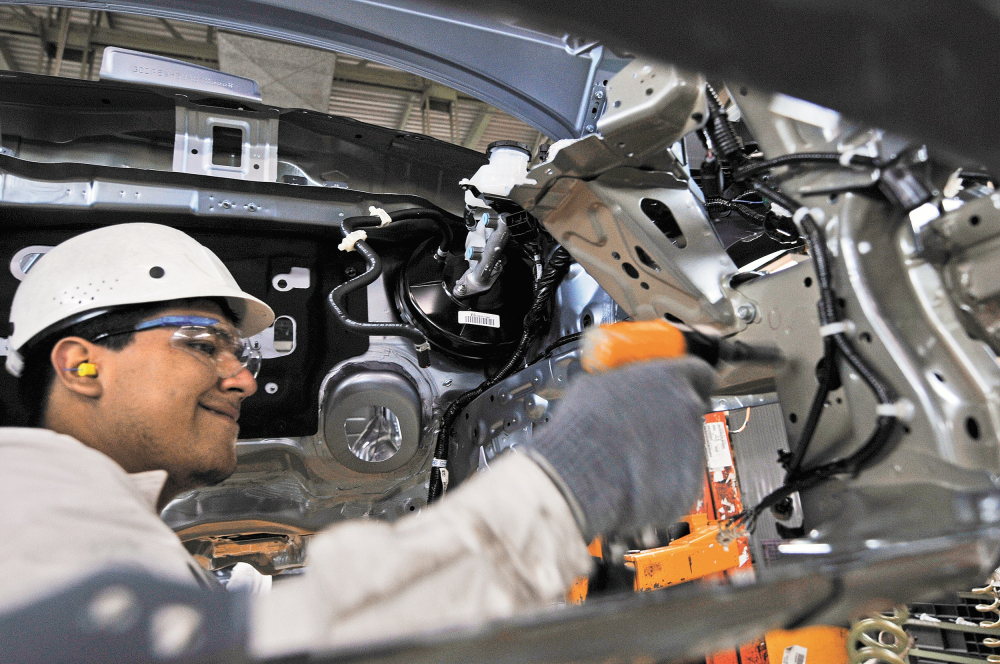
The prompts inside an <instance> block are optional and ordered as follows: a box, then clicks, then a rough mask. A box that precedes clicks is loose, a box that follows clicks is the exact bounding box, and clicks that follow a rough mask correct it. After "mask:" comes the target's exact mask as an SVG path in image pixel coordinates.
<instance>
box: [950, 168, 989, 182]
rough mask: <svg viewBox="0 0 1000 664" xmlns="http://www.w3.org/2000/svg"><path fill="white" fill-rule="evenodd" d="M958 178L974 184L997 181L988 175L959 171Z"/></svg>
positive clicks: (978, 172)
mask: <svg viewBox="0 0 1000 664" xmlns="http://www.w3.org/2000/svg"><path fill="white" fill-rule="evenodd" d="M958 177H960V178H961V179H963V180H972V181H974V182H996V181H997V179H996V178H995V177H993V176H992V175H990V174H989V173H983V172H980V171H965V170H962V171H959V172H958Z"/></svg>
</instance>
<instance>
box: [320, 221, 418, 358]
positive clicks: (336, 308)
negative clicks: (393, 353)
mask: <svg viewBox="0 0 1000 664" xmlns="http://www.w3.org/2000/svg"><path fill="white" fill-rule="evenodd" d="M381 223H382V220H381V219H379V218H378V217H349V218H347V219H344V221H343V222H342V223H341V232H342V233H343V235H344V237H347V235H348V234H350V233H352V232H354V231H355V230H358V229H359V228H364V227H372V226H377V225H379V224H381ZM354 250H355V251H357V252H358V253H359V254H361V256H362V257H363V258H364V259H365V264H366V268H365V271H364V272H362V273H361V274H359V275H358V276H356V277H354V278H353V279H350V280H348V281H345V282H344V283H342V284H340V285H339V286H337V287H336V288H334V289H333V290H332V291H330V295H329V296H328V297H327V302H328V303H329V305H330V309H332V310H333V315H334V316H336V317H337V320H338V321H339V322H340V324H341V325H343V326H344V327H345V328H346V329H348V330H349V331H351V332H354V333H355V334H361V335H364V336H368V337H372V336H387V337H405V338H407V339H410V340H411V341H413V344H414V346H415V349H416V352H417V361H418V363H419V364H420V366H421V367H429V366H430V343H428V341H427V337H425V336H424V334H423V333H422V332H421V331H420V330H418V329H417V328H416V327H414V326H413V325H407V324H406V323H370V322H364V321H359V320H354V319H353V318H351V317H350V315H348V313H347V306H346V305H345V304H344V300H345V299H346V298H347V296H348V295H350V294H351V293H353V292H354V291H357V290H359V289H361V288H366V287H367V286H369V285H370V284H372V283H373V282H374V281H375V280H376V279H378V278H379V276H381V274H382V260H381V259H380V258H379V256H378V254H376V253H375V251H373V250H372V248H371V247H369V246H368V243H367V242H365V241H364V240H358V241H356V242H355V243H354Z"/></svg>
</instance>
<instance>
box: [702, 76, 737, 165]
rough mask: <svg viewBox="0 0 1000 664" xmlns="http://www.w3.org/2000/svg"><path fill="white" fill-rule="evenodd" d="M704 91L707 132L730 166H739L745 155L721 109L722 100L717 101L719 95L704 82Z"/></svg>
mask: <svg viewBox="0 0 1000 664" xmlns="http://www.w3.org/2000/svg"><path fill="white" fill-rule="evenodd" d="M705 91H706V92H707V93H708V94H707V100H708V132H709V134H710V135H711V137H712V142H713V143H714V144H715V147H716V150H717V151H718V152H719V154H720V155H721V156H723V157H725V158H726V160H727V161H728V162H729V163H730V165H731V166H734V167H735V166H739V165H740V164H741V163H742V162H743V161H745V160H746V155H745V154H743V147H742V146H741V145H740V140H739V139H738V138H737V137H736V130H735V129H733V125H732V123H731V122H729V116H728V115H726V112H725V110H723V108H722V102H720V101H719V95H717V94H716V93H715V88H713V87H712V86H711V85H710V84H708V83H706V84H705Z"/></svg>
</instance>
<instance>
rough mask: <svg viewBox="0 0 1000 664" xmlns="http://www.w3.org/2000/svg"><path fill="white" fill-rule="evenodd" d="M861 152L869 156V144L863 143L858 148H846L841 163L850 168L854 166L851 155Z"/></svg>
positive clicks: (841, 156)
mask: <svg viewBox="0 0 1000 664" xmlns="http://www.w3.org/2000/svg"><path fill="white" fill-rule="evenodd" d="M859 154H860V155H864V156H866V157H867V156H868V146H867V145H861V146H858V147H856V148H851V149H850V150H844V152H843V153H842V154H841V155H840V165H841V166H843V167H844V168H849V167H850V166H852V164H851V157H853V156H855V155H859Z"/></svg>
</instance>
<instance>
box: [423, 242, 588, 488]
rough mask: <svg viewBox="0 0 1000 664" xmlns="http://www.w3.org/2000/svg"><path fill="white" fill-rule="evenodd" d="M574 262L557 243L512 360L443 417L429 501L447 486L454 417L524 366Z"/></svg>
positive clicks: (539, 279)
mask: <svg viewBox="0 0 1000 664" xmlns="http://www.w3.org/2000/svg"><path fill="white" fill-rule="evenodd" d="M572 262H573V259H572V258H571V257H570V255H569V252H568V251H566V250H565V249H564V248H563V247H562V246H561V245H560V246H557V247H556V249H555V250H554V251H553V252H552V255H551V256H550V257H549V260H548V262H547V263H546V264H545V269H544V270H542V271H541V274H540V275H538V273H537V272H536V275H538V276H537V278H536V279H535V287H534V295H533V297H532V303H531V308H530V309H528V313H527V314H525V316H524V327H523V329H522V331H521V338H520V340H519V341H518V344H517V348H516V349H515V350H514V353H513V354H512V355H511V356H510V359H509V360H507V362H506V363H505V364H504V365H503V367H501V369H500V370H499V371H497V372H496V373H495V374H493V376H491V377H490V378H487V379H486V380H485V381H483V382H482V383H481V384H480V385H479V386H478V387H476V388H475V389H473V390H469V391H468V392H466V393H464V394H462V395H461V396H459V397H458V398H457V399H455V400H454V401H452V402H451V404H450V405H449V406H448V408H447V409H446V410H445V411H444V414H443V415H442V416H441V424H440V427H439V428H438V433H437V441H436V444H435V446H434V459H433V460H432V461H431V481H430V489H429V491H428V493H427V502H428V504H429V503H433V502H434V501H436V500H437V499H438V498H440V497H441V496H442V495H443V494H444V491H445V488H446V486H445V482H444V481H443V476H442V471H445V472H447V468H448V451H449V446H450V443H451V435H452V428H453V427H454V425H455V419H456V418H457V417H458V415H459V413H461V412H462V410H463V409H464V408H465V407H466V406H468V405H469V404H470V403H472V401H473V400H474V399H475V398H476V397H478V396H479V395H480V394H482V393H483V392H485V391H486V390H488V389H490V388H491V387H493V386H494V385H496V384H497V383H499V382H500V381H502V380H503V379H504V378H507V377H508V376H510V375H511V374H512V373H514V372H515V371H517V370H518V369H520V368H521V367H522V366H523V364H524V358H525V355H526V354H527V352H528V348H529V347H530V346H531V343H532V342H533V341H534V340H535V338H536V337H537V336H538V335H539V334H540V333H541V332H542V331H543V328H544V326H545V323H546V322H547V320H548V314H549V310H550V308H551V306H550V305H551V301H552V298H553V296H554V295H555V292H556V288H557V287H558V286H559V282H560V281H562V278H563V276H565V274H566V272H567V271H568V270H569V266H570V264H571V263H572Z"/></svg>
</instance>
